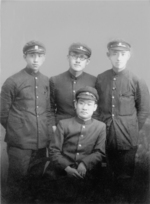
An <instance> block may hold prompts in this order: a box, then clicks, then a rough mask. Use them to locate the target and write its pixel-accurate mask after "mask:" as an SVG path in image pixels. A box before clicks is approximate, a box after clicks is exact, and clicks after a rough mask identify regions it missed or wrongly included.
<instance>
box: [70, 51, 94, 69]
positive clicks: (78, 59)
mask: <svg viewBox="0 0 150 204" xmlns="http://www.w3.org/2000/svg"><path fill="white" fill-rule="evenodd" d="M68 61H69V66H70V68H71V69H72V70H73V71H75V72H80V71H82V70H83V69H84V68H85V67H86V65H88V64H89V62H90V59H89V58H88V57H87V56H86V55H84V54H76V53H74V52H71V53H70V54H69V55H68Z"/></svg>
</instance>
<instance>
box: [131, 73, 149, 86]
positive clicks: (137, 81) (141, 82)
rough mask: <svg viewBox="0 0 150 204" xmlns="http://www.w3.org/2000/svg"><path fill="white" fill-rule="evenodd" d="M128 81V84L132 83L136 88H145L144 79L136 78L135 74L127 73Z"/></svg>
mask: <svg viewBox="0 0 150 204" xmlns="http://www.w3.org/2000/svg"><path fill="white" fill-rule="evenodd" d="M129 80H130V82H133V83H134V84H135V85H137V86H145V87H147V85H146V82H145V81H144V79H143V78H141V77H139V76H137V75H136V74H134V73H133V72H131V71H129Z"/></svg>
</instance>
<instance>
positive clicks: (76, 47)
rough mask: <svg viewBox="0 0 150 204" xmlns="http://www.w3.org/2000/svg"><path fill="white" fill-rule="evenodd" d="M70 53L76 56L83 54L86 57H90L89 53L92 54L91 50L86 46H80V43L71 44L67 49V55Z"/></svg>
mask: <svg viewBox="0 0 150 204" xmlns="http://www.w3.org/2000/svg"><path fill="white" fill-rule="evenodd" d="M70 52H74V53H77V54H84V55H86V56H87V57H90V56H91V53H92V51H91V49H90V48H89V47H88V46H87V45H84V44H81V43H73V44H72V45H71V46H70V47H69V54H70Z"/></svg>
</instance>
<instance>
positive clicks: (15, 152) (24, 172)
mask: <svg viewBox="0 0 150 204" xmlns="http://www.w3.org/2000/svg"><path fill="white" fill-rule="evenodd" d="M7 153H8V159H9V168H8V178H7V199H8V200H9V202H10V203H17V202H18V203H20V202H22V199H24V197H27V196H28V193H27V192H30V193H31V191H30V190H31V188H30V187H31V186H32V183H33V182H32V178H34V175H33V173H32V175H31V174H30V172H31V170H32V169H33V168H34V167H35V168H36V165H37V164H38V163H39V162H40V161H41V159H42V158H46V148H43V149H39V150H23V149H19V148H16V147H12V146H8V147H7ZM41 168H42V169H43V167H41ZM39 171H41V170H40V169H39V168H38V169H36V170H34V171H32V172H35V173H36V174H37V173H38V172H39Z"/></svg>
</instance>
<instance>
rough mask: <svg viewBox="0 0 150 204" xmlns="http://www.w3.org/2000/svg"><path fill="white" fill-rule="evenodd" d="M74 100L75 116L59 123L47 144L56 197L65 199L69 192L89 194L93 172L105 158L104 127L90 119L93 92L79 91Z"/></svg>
mask: <svg viewBox="0 0 150 204" xmlns="http://www.w3.org/2000/svg"><path fill="white" fill-rule="evenodd" d="M75 98H76V101H75V109H76V116H75V117H72V118H69V119H63V120H60V121H59V123H58V126H57V129H56V131H55V135H54V137H53V138H52V141H51V144H50V158H51V161H52V163H51V165H52V164H53V165H54V170H55V173H56V180H57V184H58V185H57V187H58V191H57V196H58V197H59V194H61V193H62V197H65V196H66V194H69V193H70V191H71V189H72V188H73V189H74V190H73V192H72V193H73V194H75V193H76V191H77V190H78V193H79V194H78V196H80V195H81V194H82V192H83V191H84V190H85V192H86V193H87V191H86V190H88V191H90V188H89V189H88V187H89V185H92V180H94V179H95V180H94V181H96V180H97V178H96V175H95V174H94V171H93V170H94V169H96V165H97V164H99V163H101V162H102V158H103V157H104V156H105V139H106V125H105V124H104V123H103V122H100V121H98V120H95V119H93V118H92V115H93V113H94V111H95V110H96V109H97V101H98V94H97V91H96V89H95V88H93V87H89V86H86V87H84V88H81V89H79V90H78V91H77V93H76V96H75ZM98 174H100V171H99V172H98ZM99 176H100V175H99ZM62 179H63V180H62ZM62 181H63V182H62ZM97 182H98V181H97ZM82 184H83V185H82ZM95 184H96V183H94V185H95ZM82 196H83V195H82ZM85 196H88V195H87V194H86V195H85ZM84 201H85V200H84Z"/></svg>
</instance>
